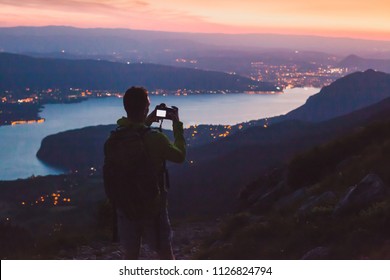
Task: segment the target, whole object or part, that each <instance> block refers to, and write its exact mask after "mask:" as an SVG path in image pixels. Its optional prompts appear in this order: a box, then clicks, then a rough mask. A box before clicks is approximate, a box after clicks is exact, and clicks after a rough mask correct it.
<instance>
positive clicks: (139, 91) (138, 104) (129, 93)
mask: <svg viewBox="0 0 390 280" xmlns="http://www.w3.org/2000/svg"><path fill="white" fill-rule="evenodd" d="M148 105H149V99H148V91H147V90H146V89H145V88H143V87H131V88H129V89H128V90H126V93H125V95H124V96H123V106H124V107H125V110H126V113H127V116H128V117H130V118H138V117H139V116H140V115H142V114H143V113H144V111H145V108H146V106H148Z"/></svg>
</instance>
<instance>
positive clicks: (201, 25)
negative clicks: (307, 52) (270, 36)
mask: <svg viewBox="0 0 390 280" xmlns="http://www.w3.org/2000/svg"><path fill="white" fill-rule="evenodd" d="M21 25H28V26H43V25H68V26H76V27H109V28H112V27H114V28H117V27H121V28H132V29H147V30H164V31H184V32H218V33H219V32H220V33H280V34H308V35H320V36H332V37H353V38H367V39H379V40H388V41H390V1H389V0H366V1H362V0H315V1H313V0H235V1H232V0H135V1H134V0H21V1H18V0H0V26H21Z"/></svg>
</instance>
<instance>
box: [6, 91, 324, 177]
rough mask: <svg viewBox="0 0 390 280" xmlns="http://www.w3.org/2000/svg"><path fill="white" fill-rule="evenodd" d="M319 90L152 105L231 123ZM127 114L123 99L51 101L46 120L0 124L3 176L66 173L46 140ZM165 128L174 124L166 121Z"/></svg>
mask: <svg viewBox="0 0 390 280" xmlns="http://www.w3.org/2000/svg"><path fill="white" fill-rule="evenodd" d="M319 91H320V89H318V88H305V89H303V88H295V89H287V90H285V91H284V93H283V94H268V95H259V94H257V95H250V94H243V93H240V94H224V95H222V94H205V95H188V96H155V95H152V96H151V97H150V99H151V107H150V108H151V109H152V108H154V107H155V106H156V105H158V104H160V103H165V104H166V105H167V106H177V107H179V115H180V119H181V120H182V121H183V123H184V126H185V127H188V126H190V125H194V124H230V125H234V124H237V123H241V122H245V121H250V120H256V119H262V118H265V117H272V116H277V115H281V114H285V113H287V112H289V111H291V110H293V109H295V108H297V107H299V106H301V105H302V104H304V103H305V101H306V100H307V98H308V97H309V96H311V95H313V94H315V93H317V92H319ZM123 115H125V111H124V109H123V105H122V99H120V98H116V97H112V98H100V99H89V100H87V101H84V102H81V103H73V104H48V105H45V108H44V109H43V111H42V112H41V113H40V116H41V117H43V118H45V119H46V121H45V122H44V123H34V124H22V125H15V126H3V127H0V138H1V142H0V180H15V179H18V178H27V177H30V176H32V175H35V176H37V175H49V174H61V173H62V172H61V170H57V169H54V168H52V167H50V166H47V165H45V164H44V163H42V162H41V161H39V160H38V159H37V158H36V156H35V155H36V152H37V151H38V149H39V147H40V143H41V141H42V139H43V138H44V137H45V136H47V135H51V134H55V133H58V132H61V131H65V130H70V129H76V128H81V127H86V126H93V125H99V124H113V123H115V122H116V120H117V119H118V118H120V117H121V116H123ZM165 127H166V128H167V127H170V125H169V122H168V121H166V125H165Z"/></svg>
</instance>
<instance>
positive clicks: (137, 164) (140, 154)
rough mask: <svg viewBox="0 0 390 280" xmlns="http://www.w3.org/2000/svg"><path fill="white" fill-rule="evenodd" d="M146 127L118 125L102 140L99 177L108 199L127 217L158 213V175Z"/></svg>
mask: <svg viewBox="0 0 390 280" xmlns="http://www.w3.org/2000/svg"><path fill="white" fill-rule="evenodd" d="M147 133H153V131H151V129H150V128H142V129H140V130H135V129H131V128H118V129H117V130H115V131H112V132H111V135H110V137H109V138H108V139H107V141H106V142H105V144H104V166H103V179H104V188H105V191H106V194H107V197H108V199H109V200H110V201H111V203H112V204H113V205H114V207H117V208H119V209H120V210H122V212H124V213H125V214H126V216H127V217H128V218H129V219H145V218H154V217H156V216H157V215H158V214H159V210H160V203H161V196H160V187H159V179H158V178H159V176H158V171H157V170H156V167H155V166H154V164H153V162H152V161H151V158H150V156H149V153H148V150H147V147H146V145H145V141H144V136H145V135H146V134H147Z"/></svg>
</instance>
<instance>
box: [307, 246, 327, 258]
mask: <svg viewBox="0 0 390 280" xmlns="http://www.w3.org/2000/svg"><path fill="white" fill-rule="evenodd" d="M301 259H302V260H328V259H330V249H329V248H328V247H316V248H314V249H312V250H310V251H308V252H307V253H306V254H304V255H303V257H302V258H301Z"/></svg>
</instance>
